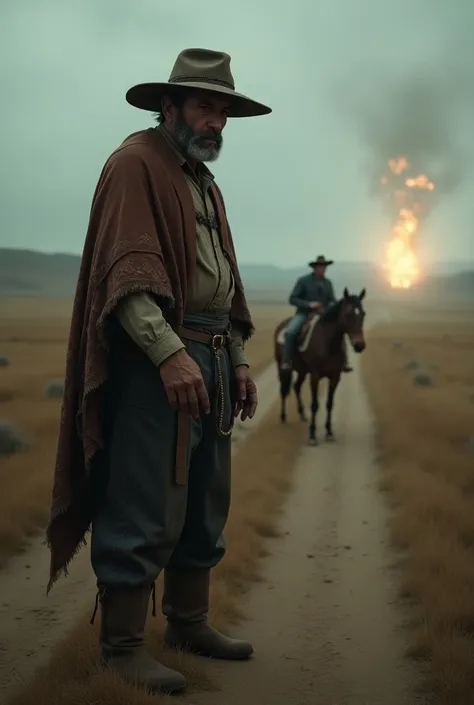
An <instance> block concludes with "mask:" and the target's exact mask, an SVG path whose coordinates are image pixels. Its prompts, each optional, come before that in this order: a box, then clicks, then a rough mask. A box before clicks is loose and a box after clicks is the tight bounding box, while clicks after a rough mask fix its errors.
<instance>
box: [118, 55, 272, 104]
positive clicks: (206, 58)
mask: <svg viewBox="0 0 474 705" xmlns="http://www.w3.org/2000/svg"><path fill="white" fill-rule="evenodd" d="M170 86H173V89H176V88H177V87H182V88H184V89H186V88H199V89H201V90H206V91H212V92H213V93H221V94H223V95H225V96H227V97H229V98H231V105H230V109H229V117H252V116H255V115H268V114H269V113H271V112H272V109H271V108H269V107H268V106H266V105H263V104H262V103H258V102H257V101H256V100H252V99H251V98H247V96H245V95H242V94H241V93H237V92H236V90H235V84H234V78H233V76H232V72H231V70H230V56H229V54H226V53H224V52H223V51H212V50H210V49H184V51H182V52H181V53H180V54H179V55H178V58H177V59H176V61H175V64H174V66H173V69H172V71H171V75H170V77H169V79H168V81H166V82H158V83H139V84H137V85H136V86H132V88H130V89H129V90H128V91H127V94H126V99H127V102H128V103H130V105H133V106H134V107H135V108H140V109H141V110H150V111H152V112H155V111H156V112H160V111H161V99H162V98H163V96H164V95H165V94H166V91H167V90H168V89H169V88H170Z"/></svg>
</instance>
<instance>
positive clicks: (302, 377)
mask: <svg viewBox="0 0 474 705" xmlns="http://www.w3.org/2000/svg"><path fill="white" fill-rule="evenodd" d="M305 379H306V372H298V377H297V379H296V382H295V384H294V386H293V389H294V391H295V394H296V403H297V408H298V414H299V417H300V419H301V421H306V414H305V409H304V404H303V401H302V399H301V388H302V386H303V383H304V381H305Z"/></svg>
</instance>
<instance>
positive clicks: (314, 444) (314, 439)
mask: <svg viewBox="0 0 474 705" xmlns="http://www.w3.org/2000/svg"><path fill="white" fill-rule="evenodd" d="M308 444H309V445H310V446H317V445H318V441H317V439H316V438H310V439H309V440H308Z"/></svg>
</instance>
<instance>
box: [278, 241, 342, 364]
mask: <svg viewBox="0 0 474 705" xmlns="http://www.w3.org/2000/svg"><path fill="white" fill-rule="evenodd" d="M331 264H333V260H327V259H326V258H325V257H324V256H323V255H319V256H318V257H317V258H316V259H315V260H314V261H313V262H310V263H309V266H310V267H311V268H312V270H313V271H312V273H311V274H306V275H305V276H303V277H300V278H299V279H298V281H297V282H296V284H295V286H294V288H293V291H292V292H291V295H290V299H289V303H290V304H291V306H295V308H296V313H295V315H294V316H293V318H292V319H291V321H290V322H289V324H288V327H287V329H286V331H285V345H284V347H283V355H282V360H281V369H283V370H291V368H292V364H291V358H292V357H293V354H294V352H295V349H296V341H297V340H298V336H299V334H300V333H301V330H302V328H303V326H304V324H305V322H306V320H307V318H308V314H309V313H310V312H311V311H317V313H318V314H321V313H323V311H325V310H326V309H327V308H328V307H329V306H331V305H333V304H335V303H336V297H335V295H334V288H333V285H332V282H331V280H330V279H327V277H326V269H327V268H328V267H329V265H331ZM343 351H344V355H345V360H346V364H345V365H344V368H343V371H344V372H351V370H352V367H349V365H348V364H347V348H346V345H345V340H343Z"/></svg>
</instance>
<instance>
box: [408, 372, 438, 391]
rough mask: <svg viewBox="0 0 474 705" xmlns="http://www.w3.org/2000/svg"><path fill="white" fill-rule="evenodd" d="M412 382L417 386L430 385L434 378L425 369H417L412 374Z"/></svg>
mask: <svg viewBox="0 0 474 705" xmlns="http://www.w3.org/2000/svg"><path fill="white" fill-rule="evenodd" d="M413 384H414V385H415V386H417V387H432V386H433V384H434V380H433V377H432V376H431V375H430V373H429V372H427V371H426V370H418V371H417V372H415V374H414V375H413Z"/></svg>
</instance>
